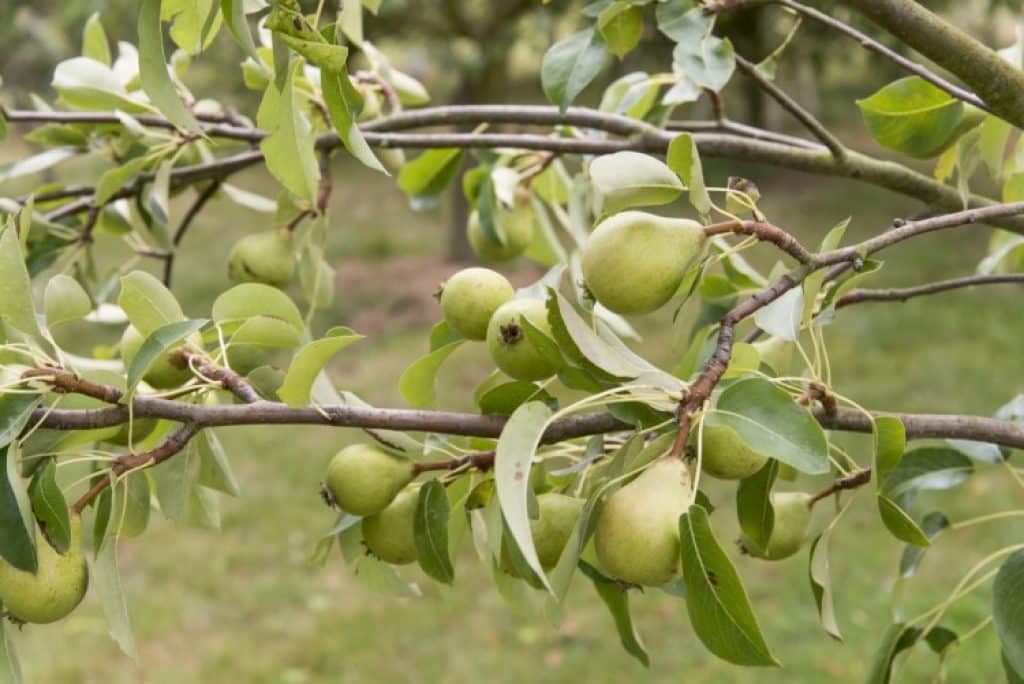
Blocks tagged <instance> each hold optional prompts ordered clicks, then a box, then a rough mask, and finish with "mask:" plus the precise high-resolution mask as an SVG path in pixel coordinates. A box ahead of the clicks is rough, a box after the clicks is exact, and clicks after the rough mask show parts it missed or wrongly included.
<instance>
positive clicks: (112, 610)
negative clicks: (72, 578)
mask: <svg viewBox="0 0 1024 684" xmlns="http://www.w3.org/2000/svg"><path fill="white" fill-rule="evenodd" d="M113 527H114V526H113V525H111V526H109V527H108V535H116V530H113V529H111V528H113ZM91 580H92V582H91V583H92V585H93V586H94V587H95V589H96V593H97V594H98V595H99V597H100V602H101V603H102V605H103V614H104V615H105V616H106V618H107V630H108V631H109V632H110V636H111V637H112V638H113V639H114V641H116V642H117V645H118V646H120V647H121V651H123V652H124V654H125V655H127V656H128V657H130V658H133V659H135V660H138V657H139V655H138V649H137V647H136V645H135V635H134V633H133V631H132V623H131V618H130V617H129V616H128V603H127V600H126V599H125V595H124V587H123V586H122V584H121V572H120V570H119V569H118V567H117V539H116V537H115V538H111V539H109V540H107V541H106V542H105V543H104V544H103V545H102V546H101V547H100V549H99V551H98V552H97V553H96V557H95V559H94V560H93V564H92V573H91Z"/></svg>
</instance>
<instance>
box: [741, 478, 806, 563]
mask: <svg viewBox="0 0 1024 684" xmlns="http://www.w3.org/2000/svg"><path fill="white" fill-rule="evenodd" d="M812 498H813V497H812V496H811V495H810V494H807V493H806V492H773V493H772V507H773V508H774V509H775V524H774V525H772V533H771V536H770V537H769V538H768V543H767V544H766V545H765V546H764V548H760V547H758V546H755V545H754V544H753V543H752V542H751V541H750V540H749V539H743V540H742V544H743V547H744V548H745V549H746V550H747V552H748V553H750V555H751V556H755V557H757V558H763V559H764V560H782V559H783V558H789V557H790V556H792V555H793V554H795V553H796V552H797V551H799V550H800V549H801V548H802V547H803V545H804V542H805V541H807V528H808V527H810V524H811V499H812Z"/></svg>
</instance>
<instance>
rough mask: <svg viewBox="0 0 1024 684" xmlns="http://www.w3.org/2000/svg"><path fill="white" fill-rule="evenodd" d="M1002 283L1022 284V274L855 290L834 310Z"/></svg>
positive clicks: (980, 276) (976, 276)
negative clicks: (863, 303) (864, 303)
mask: <svg viewBox="0 0 1024 684" xmlns="http://www.w3.org/2000/svg"><path fill="white" fill-rule="evenodd" d="M1004 283H1016V284H1018V285H1019V284H1024V273H1006V274H1003V275H973V276H964V277H962V278H950V279H949V280H940V281H937V282H934V283H927V284H925V285H917V286H915V287H903V288H888V289H878V290H867V289H856V290H851V291H850V292H847V293H846V294H845V295H843V296H842V297H840V298H839V299H838V300H837V301H836V308H837V309H841V308H843V307H844V306H850V305H851V304H860V303H861V302H905V301H907V300H908V299H913V298H914V297H922V296H925V295H931V294H936V293H939V292H948V291H949V290H959V289H962V288H967V287H974V286H975V285H997V284H1004Z"/></svg>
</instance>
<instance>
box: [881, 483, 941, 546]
mask: <svg viewBox="0 0 1024 684" xmlns="http://www.w3.org/2000/svg"><path fill="white" fill-rule="evenodd" d="M878 513H879V514H880V515H881V516H882V522H883V523H885V526H886V528H888V530H889V532H891V533H892V535H893V536H894V537H896V538H897V539H899V540H901V541H905V542H907V543H908V544H914V545H915V546H931V545H932V543H931V541H930V540H929V539H928V536H927V535H925V533H924V532H923V531H921V528H920V527H918V525H917V523H916V522H914V519H913V518H911V517H910V514H909V513H907V512H906V511H904V510H903V509H902V508H900V506H899V504H897V503H896V502H895V501H893V500H892V499H890V498H889V497H887V496H885V495H884V494H879V495H878Z"/></svg>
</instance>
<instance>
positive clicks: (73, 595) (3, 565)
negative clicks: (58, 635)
mask: <svg viewBox="0 0 1024 684" xmlns="http://www.w3.org/2000/svg"><path fill="white" fill-rule="evenodd" d="M36 552H37V554H38V560H39V567H38V570H37V571H36V573H35V574H32V573H30V572H25V571H23V570H19V569H18V568H15V567H14V566H13V565H10V564H9V563H7V562H6V561H4V560H3V559H0V601H2V602H3V604H4V610H6V611H7V612H8V613H10V614H11V615H12V616H13V617H14V618H16V619H17V620H20V621H21V622H31V623H36V624H48V623H50V622H56V621H58V620H61V619H63V618H65V617H67V616H68V615H70V614H71V612H72V611H73V610H74V609H75V608H77V607H78V604H79V603H81V602H82V599H83V598H85V593H86V591H87V590H88V589H89V567H88V566H87V565H86V563H85V556H84V554H83V553H82V518H81V516H78V515H74V516H72V517H71V544H70V546H69V547H68V552H67V553H66V554H64V555H61V554H59V553H57V551H56V549H54V548H53V547H52V546H50V543H49V542H48V541H47V540H46V538H45V536H44V535H43V534H42V532H41V531H38V530H37V534H36Z"/></svg>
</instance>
